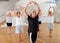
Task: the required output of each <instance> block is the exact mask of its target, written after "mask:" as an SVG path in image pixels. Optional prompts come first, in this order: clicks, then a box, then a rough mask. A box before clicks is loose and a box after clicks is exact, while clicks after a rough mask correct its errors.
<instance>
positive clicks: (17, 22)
mask: <svg viewBox="0 0 60 43" xmlns="http://www.w3.org/2000/svg"><path fill="white" fill-rule="evenodd" d="M15 19H16V26H20V25H23V19H22V16H20V17H15Z"/></svg>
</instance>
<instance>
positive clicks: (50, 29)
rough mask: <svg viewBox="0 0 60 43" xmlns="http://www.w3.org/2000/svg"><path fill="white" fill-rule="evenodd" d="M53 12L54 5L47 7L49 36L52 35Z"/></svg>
mask: <svg viewBox="0 0 60 43" xmlns="http://www.w3.org/2000/svg"><path fill="white" fill-rule="evenodd" d="M54 14H55V10H54V7H50V8H49V9H48V16H49V21H50V22H49V23H48V29H49V37H52V35H53V30H54Z"/></svg>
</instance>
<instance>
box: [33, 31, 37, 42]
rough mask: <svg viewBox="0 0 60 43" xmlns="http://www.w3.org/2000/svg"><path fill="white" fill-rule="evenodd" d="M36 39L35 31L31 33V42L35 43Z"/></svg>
mask: <svg viewBox="0 0 60 43" xmlns="http://www.w3.org/2000/svg"><path fill="white" fill-rule="evenodd" d="M36 39H37V32H36V33H32V42H33V43H35V42H36Z"/></svg>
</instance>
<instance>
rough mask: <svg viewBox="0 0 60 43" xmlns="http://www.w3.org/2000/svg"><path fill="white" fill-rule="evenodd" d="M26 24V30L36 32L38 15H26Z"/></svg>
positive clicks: (37, 29)
mask: <svg viewBox="0 0 60 43" xmlns="http://www.w3.org/2000/svg"><path fill="white" fill-rule="evenodd" d="M28 24H29V25H28V32H38V31H39V27H38V15H37V16H36V17H35V18H32V17H30V16H29V15H28Z"/></svg>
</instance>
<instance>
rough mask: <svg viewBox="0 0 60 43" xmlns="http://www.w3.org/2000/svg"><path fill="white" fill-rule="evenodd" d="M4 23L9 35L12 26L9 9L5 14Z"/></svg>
mask: <svg viewBox="0 0 60 43" xmlns="http://www.w3.org/2000/svg"><path fill="white" fill-rule="evenodd" d="M6 23H7V29H8V33H9V35H11V33H12V31H11V28H12V13H11V12H10V11H9V12H7V14H6Z"/></svg>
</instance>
